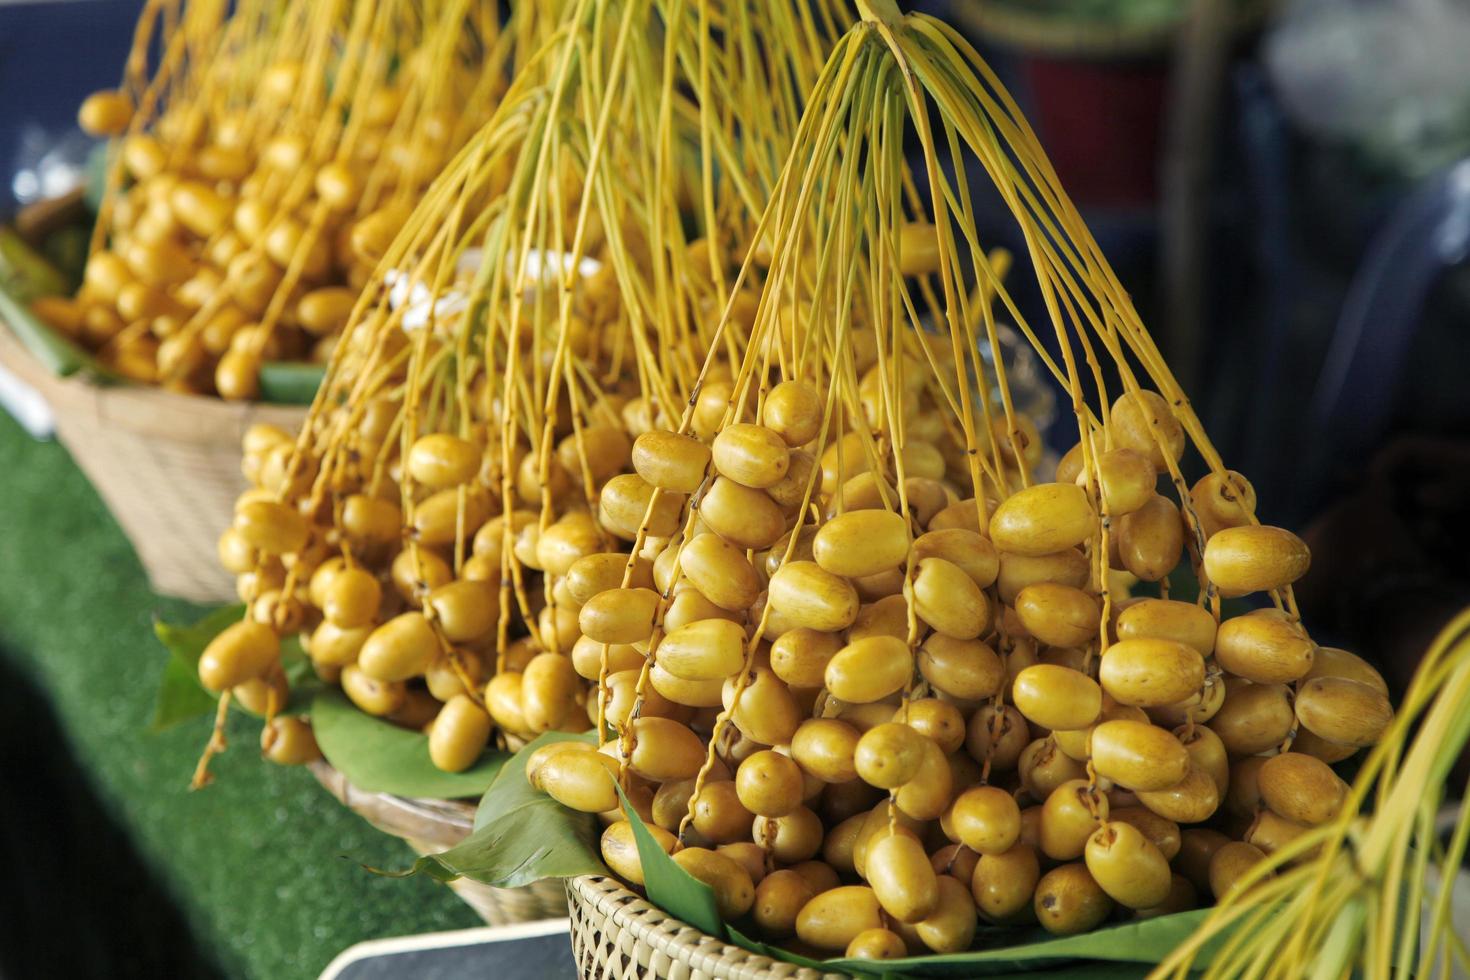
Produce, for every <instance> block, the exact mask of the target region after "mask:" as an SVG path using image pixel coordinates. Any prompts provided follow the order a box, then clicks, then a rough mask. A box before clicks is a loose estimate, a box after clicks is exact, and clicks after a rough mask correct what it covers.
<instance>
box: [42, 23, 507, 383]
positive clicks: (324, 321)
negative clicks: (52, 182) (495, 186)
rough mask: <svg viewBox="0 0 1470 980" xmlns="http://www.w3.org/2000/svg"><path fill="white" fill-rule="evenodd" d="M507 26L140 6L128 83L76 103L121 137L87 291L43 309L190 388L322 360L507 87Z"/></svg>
mask: <svg viewBox="0 0 1470 980" xmlns="http://www.w3.org/2000/svg"><path fill="white" fill-rule="evenodd" d="M504 37H505V35H504V34H503V32H502V30H501V28H500V26H499V25H498V23H497V21H496V19H495V16H494V14H493V12H491V13H489V14H486V13H485V12H483V11H479V10H478V8H476V7H475V6H474V5H471V4H467V3H464V2H461V0H442V2H441V0H435V2H430V3H426V4H418V3H406V2H397V0H395V2H389V3H386V4H369V3H360V2H349V0H329V2H324V3H288V4H278V3H266V2H260V0H247V2H244V3H239V4H235V5H227V4H216V3H199V2H189V3H182V2H180V0H166V2H159V3H150V4H148V5H147V7H146V8H145V10H144V13H143V16H142V19H141V21H140V24H139V27H138V31H137V34H136V38H135V42H134V51H133V55H132V57H131V58H130V60H129V62H128V67H127V71H126V79H125V83H124V85H123V87H122V88H120V89H117V90H107V91H102V92H97V93H94V94H93V95H91V96H89V97H88V98H87V100H86V101H85V102H83V104H82V106H81V109H80V112H79V120H80V122H81V125H82V127H83V128H84V129H85V130H87V131H88V132H89V133H92V134H94V135H99V136H108V137H114V138H115V139H114V142H113V145H112V147H111V158H110V166H109V173H108V182H107V194H106V197H105V199H104V203H103V205H102V210H101V214H100V216H99V220H98V223H97V227H96V229H95V232H94V235H93V243H92V253H91V255H90V257H89V258H88V261H87V265H86V270H85V274H84V279H83V284H82V287H81V290H80V292H79V293H78V294H77V296H75V297H48V298H45V299H42V300H39V301H38V302H37V304H36V311H37V313H39V314H40V315H41V316H42V317H43V319H45V320H46V321H48V322H49V323H50V324H51V325H52V326H53V327H55V328H57V329H58V330H60V331H62V332H63V333H64V334H66V335H67V336H69V337H71V338H72V339H74V340H76V341H78V342H79V343H81V344H83V345H84V346H85V347H87V348H89V349H91V350H93V351H95V352H96V353H97V354H98V356H99V359H100V360H101V362H102V363H103V365H104V366H105V367H107V368H109V369H111V370H112V371H114V372H116V373H117V374H119V375H122V376H123V377H126V378H129V379H131V380H134V381H138V382H143V383H148V384H158V385H162V386H164V387H166V388H169V389H171V390H175V391H181V392H185V393H192V394H217V395H219V396H220V397H222V398H227V399H237V400H240V399H253V398H256V397H258V395H259V372H260V366H261V364H262V362H264V361H279V360H285V361H306V360H311V361H317V362H325V361H326V359H327V358H328V356H329V355H330V353H331V350H332V347H333V345H334V344H335V343H336V338H337V336H338V334H339V333H340V331H341V329H342V327H343V326H344V324H345V323H346V322H347V320H348V317H349V315H350V313H351V311H352V308H353V305H354V303H355V301H356V300H357V297H358V293H359V290H360V289H361V288H362V287H363V285H364V284H365V283H366V282H367V281H368V279H369V277H370V275H371V273H372V270H373V268H374V266H375V265H376V263H377V261H378V259H379V258H380V257H381V255H382V253H383V250H384V249H385V247H386V246H387V244H388V242H390V241H391V240H392V238H393V236H394V235H395V234H396V233H397V231H398V229H399V228H400V227H401V226H402V224H403V222H404V219H405V217H406V216H407V213H408V211H409V210H410V209H411V208H412V206H413V205H414V204H415V203H416V202H417V200H418V198H419V197H420V196H421V195H422V193H423V191H424V189H425V188H426V187H427V186H428V184H429V182H430V181H431V180H432V179H433V178H434V177H435V176H436V175H437V174H438V173H439V171H440V170H441V169H442V168H443V167H444V165H445V164H446V163H447V162H448V161H449V160H450V159H451V158H452V157H453V155H454V154H455V153H456V152H457V151H458V149H459V148H460V146H461V145H462V144H463V143H464V141H465V140H466V139H467V138H468V136H469V135H470V134H471V133H472V132H474V131H475V129H476V128H477V127H478V126H479V125H480V124H481V123H482V122H483V121H484V119H485V118H487V116H488V113H489V109H490V108H491V107H492V106H493V103H494V100H495V98H496V97H497V96H498V95H499V91H500V89H503V87H504V84H505V83H504V62H505V59H506V58H507V56H508V52H509V50H510V45H509V44H508V43H503V38H504ZM150 46H156V49H157V51H158V52H159V53H158V55H157V62H156V65H155V67H154V70H153V74H152V75H151V77H150V76H149V75H148V52H149V50H150Z"/></svg>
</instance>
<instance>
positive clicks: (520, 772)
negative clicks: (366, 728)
mask: <svg viewBox="0 0 1470 980" xmlns="http://www.w3.org/2000/svg"><path fill="white" fill-rule="evenodd" d="M590 740H591V736H590V735H585V734H584V735H574V734H571V733H569V732H547V733H545V734H544V735H541V736H539V737H537V738H536V739H535V740H534V741H532V742H531V744H529V745H527V746H526V747H525V748H523V749H521V750H520V751H519V752H517V753H516V754H515V755H513V756H511V757H510V758H509V760H507V761H505V763H504V764H503V765H502V766H501V767H500V772H499V775H497V776H496V777H495V781H494V782H493V783H492V784H491V785H490V788H489V789H488V790H486V792H485V797H484V799H482V800H481V801H480V806H479V809H478V810H477V811H476V812H475V829H474V831H473V832H472V833H471V834H470V835H469V836H468V837H466V838H465V839H464V840H463V841H461V842H460V843H458V844H456V845H455V846H454V847H451V848H450V849H449V850H447V851H442V852H440V853H438V854H431V855H428V856H426V857H422V858H420V859H419V860H418V861H417V862H416V863H415V864H414V866H413V867H412V868H410V869H409V870H408V871H406V872H404V874H416V873H417V874H428V875H431V876H432V877H434V878H437V879H439V880H440V881H453V880H454V879H455V878H471V879H473V880H475V881H478V882H482V883H484V884H487V885H495V886H497V887H500V888H516V887H519V886H521V885H528V884H530V883H531V882H533V881H540V880H541V879H543V878H569V877H572V876H573V875H584V874H597V875H605V874H607V873H608V870H607V867H606V866H605V865H603V863H602V858H601V857H600V851H599V848H598V841H597V838H598V827H597V817H596V816H595V815H594V814H591V813H577V812H576V811H574V810H570V809H568V808H567V807H564V806H562V805H561V804H560V803H558V802H556V800H554V799H552V798H551V797H550V796H547V795H546V794H545V793H543V792H541V791H540V790H537V789H534V788H532V786H531V784H530V783H529V782H527V781H526V758H527V757H528V756H529V755H530V754H531V753H532V752H535V751H536V750H537V749H539V748H540V747H541V746H543V745H548V744H550V743H552V742H567V741H590ZM318 741H320V736H318Z"/></svg>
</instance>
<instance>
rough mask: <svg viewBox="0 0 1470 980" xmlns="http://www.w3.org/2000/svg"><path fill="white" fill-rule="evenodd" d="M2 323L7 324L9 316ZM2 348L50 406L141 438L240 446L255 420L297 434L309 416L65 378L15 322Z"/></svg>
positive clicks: (3, 334) (1, 335)
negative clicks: (42, 357)
mask: <svg viewBox="0 0 1470 980" xmlns="http://www.w3.org/2000/svg"><path fill="white" fill-rule="evenodd" d="M0 323H5V321H4V318H3V317H0ZM0 344H3V346H4V348H5V351H4V353H5V358H4V361H5V363H6V365H7V366H8V367H10V368H11V369H12V370H13V371H14V372H15V373H16V374H17V375H19V376H20V378H21V380H23V381H25V382H26V383H27V384H29V385H30V386H31V387H33V388H35V389H36V390H37V391H39V392H40V393H41V394H42V395H43V396H45V398H46V400H47V401H48V402H61V403H65V405H66V406H67V407H68V408H69V409H71V410H74V411H81V412H85V413H87V414H88V415H90V416H92V417H94V418H97V419H103V420H105V421H106V422H107V424H109V425H113V426H118V427H121V428H123V429H126V430H128V431H131V432H136V433H139V434H141V435H150V436H158V437H160V438H164V439H171V440H182V441H190V442H214V441H226V442H231V441H233V442H238V441H239V438H240V434H241V433H243V432H244V431H245V429H246V428H247V427H248V426H250V425H251V424H252V423H254V422H269V423H273V424H275V425H280V426H282V427H285V428H288V429H292V430H294V428H295V427H296V426H298V425H299V424H300V423H301V421H302V420H303V419H304V418H305V417H306V413H307V408H306V406H304V405H276V404H271V403H268V402H229V401H225V400H224V399H221V398H211V397H208V396H205V395H185V394H181V393H179V392H176V391H165V390H163V389H162V388H156V387H151V386H147V385H138V384H131V383H128V382H106V381H102V380H99V379H97V378H94V377H92V376H90V375H87V374H84V373H78V374H74V375H71V376H68V377H59V376H57V375H56V374H53V373H52V372H51V371H50V370H48V369H47V368H46V366H45V365H43V364H41V363H40V362H39V361H38V360H37V359H36V356H35V355H34V354H32V353H31V352H30V350H29V349H27V348H26V346H25V344H23V343H21V342H20V340H19V338H17V337H16V336H15V333H14V331H13V330H11V329H10V328H9V324H6V329H4V330H0Z"/></svg>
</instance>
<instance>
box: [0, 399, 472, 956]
mask: <svg viewBox="0 0 1470 980" xmlns="http://www.w3.org/2000/svg"><path fill="white" fill-rule="evenodd" d="M199 612H200V610H198V609H195V608H193V607H190V606H188V605H187V604H185V603H180V602H175V601H169V600H164V599H160V598H158V597H156V596H154V595H153V594H152V593H151V592H149V590H148V587H147V584H146V582H145V580H144V577H143V572H142V569H141V568H140V567H139V565H138V562H137V559H136V558H135V557H134V556H133V553H132V551H131V549H130V548H129V546H128V543H127V541H126V539H124V537H123V535H122V532H121V531H120V530H119V529H118V527H117V525H116V524H115V523H114V522H113V521H112V519H111V517H110V516H109V515H108V513H107V510H106V508H105V507H104V506H103V504H102V502H101V501H100V500H99V499H98V498H97V495H96V494H95V493H94V492H93V490H92V488H91V486H90V485H89V484H88V483H87V481H86V479H85V477H83V476H82V474H81V473H80V472H79V471H78V470H77V468H76V467H75V465H74V464H73V463H72V462H71V459H70V457H68V456H67V454H66V451H65V450H64V449H63V448H62V447H61V446H59V445H57V444H55V443H50V444H38V443H35V442H33V441H31V440H30V439H29V438H28V437H27V436H26V435H25V434H24V433H23V432H22V431H21V430H20V429H19V428H17V427H16V425H15V424H14V423H13V422H12V421H11V419H10V418H9V417H8V416H6V415H4V414H3V413H0V688H3V689H4V695H3V696H0V719H3V720H0V768H3V770H4V771H5V776H4V778H3V779H0V860H3V861H5V862H6V864H7V866H6V867H5V869H4V871H5V874H4V878H6V879H7V884H6V890H7V892H8V894H6V895H5V896H4V901H0V909H4V908H5V907H6V905H7V904H8V903H11V902H13V903H14V906H15V907H14V910H13V911H11V912H10V913H8V914H6V915H5V916H4V918H5V919H6V920H7V923H6V924H0V948H3V950H4V951H3V952H0V969H3V968H4V965H5V964H6V963H7V959H8V960H9V961H10V965H11V968H12V970H13V971H14V972H13V973H12V975H16V976H51V975H54V976H71V977H90V976H108V977H113V976H131V975H145V976H155V977H160V976H168V977H176V976H191V975H192V976H199V975H202V976H209V975H221V974H223V975H227V976H256V977H272V978H276V977H312V976H315V975H316V974H317V973H318V972H319V971H320V970H321V969H322V968H323V967H324V966H325V965H326V964H327V962H328V961H330V960H331V959H332V957H333V956H335V955H336V954H337V953H339V952H340V951H341V950H342V949H344V948H346V947H347V946H349V945H351V944H353V943H355V942H358V941H360V940H363V939H370V938H376V937H382V936H394V935H404V934H409V933H416V932H425V931H433V930H440V929H454V928H464V927H467V926H470V925H475V924H477V922H478V920H477V919H476V918H475V917H474V915H473V914H472V913H471V912H470V911H469V910H468V908H467V907H465V906H463V905H462V904H460V903H459V901H458V900H457V899H456V898H455V897H454V896H453V894H452V893H451V892H450V891H449V890H448V889H446V888H444V887H442V886H439V885H436V884H433V883H432V882H430V881H427V880H424V879H413V880H407V881H403V880H393V879H385V878H380V877H378V876H375V875H373V874H371V873H369V872H367V871H365V870H364V869H363V868H362V867H361V865H362V864H367V865H371V866H374V867H385V868H397V867H403V866H404V865H406V864H407V862H408V861H409V859H410V857H411V853H410V851H409V850H408V848H407V847H406V846H405V845H403V844H402V843H400V842H398V841H397V840H394V839H391V838H388V837H386V836H384V835H382V834H380V833H378V832H377V831H375V830H373V829H372V828H371V827H369V826H368V825H367V824H365V823H363V822H362V821H361V820H360V819H359V818H358V817H356V816H355V815H353V814H352V813H350V812H348V811H347V810H345V809H344V808H343V807H342V806H341V805H340V804H338V803H337V802H336V801H335V800H333V799H332V798H331V797H329V796H328V795H327V794H326V793H325V792H324V791H323V790H321V789H320V788H319V787H318V786H317V785H316V783H315V781H314V780H313V779H312V777H311V776H310V774H308V773H307V772H305V771H304V770H300V769H290V770H288V769H282V768H280V767H277V766H273V765H270V764H268V763H264V762H262V761H261V760H260V758H259V755H258V750H257V748H256V743H255V739H256V733H257V731H258V723H254V722H251V721H249V720H247V719H243V718H242V719H238V723H237V724H236V725H234V726H233V727H232V733H233V736H234V737H233V740H232V747H231V749H230V751H228V752H227V753H225V755H224V756H223V757H221V758H219V759H217V760H216V761H215V764H214V766H213V771H214V772H215V774H216V777H217V778H216V782H215V784H214V785H213V786H211V787H209V788H208V789H205V790H203V791H201V792H197V793H191V792H189V790H188V782H189V776H190V774H191V772H192V771H193V767H194V763H195V760H196V759H197V756H198V752H199V750H200V748H201V747H202V745H203V743H204V740H205V738H206V737H207V734H208V731H207V728H208V725H207V722H204V721H201V722H200V723H198V724H190V725H184V726H182V727H180V728H177V729H174V730H171V731H168V732H165V733H163V734H151V733H149V732H148V731H147V727H148V722H149V719H150V717H151V712H152V707H153V695H154V688H155V686H156V682H157V679H158V673H159V669H160V666H161V664H162V658H163V656H164V654H163V651H162V649H161V648H160V647H159V646H158V644H157V642H156V641H155V640H154V638H153V634H152V629H151V619H152V617H153V615H154V614H155V613H156V614H158V615H161V616H163V617H164V618H165V619H170V620H185V621H187V620H190V619H192V618H193V617H195V616H196V615H198V613H199ZM37 692H42V693H41V694H40V695H39V698H38V695H37ZM38 699H39V701H40V702H41V703H37V701H38ZM45 702H49V710H48V708H47V705H46V704H45ZM52 717H54V729H52V730H51V731H50V732H49V733H48V731H47V729H48V726H49V725H50V723H51V718H52ZM58 731H59V734H58ZM73 760H75V761H73ZM17 780H20V781H21V785H20V786H19V787H18V788H17V787H16V786H15V782H16V781H17ZM7 782H9V784H10V785H9V787H8V788H7V786H6V783H7ZM79 810H80V811H82V812H80V813H78V812H77V811H79ZM27 940H29V942H27Z"/></svg>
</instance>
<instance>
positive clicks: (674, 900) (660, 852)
mask: <svg viewBox="0 0 1470 980" xmlns="http://www.w3.org/2000/svg"><path fill="white" fill-rule="evenodd" d="M618 796H620V797H621V798H622V800H623V813H624V814H626V815H627V817H628V822H629V823H631V824H632V825H633V840H634V842H635V843H636V844H637V845H638V861H639V863H640V864H642V865H643V887H644V889H645V890H646V891H647V892H648V900H649V901H650V902H652V903H653V904H655V905H657V906H658V907H659V908H661V909H663V910H664V911H665V912H667V913H668V914H669V915H672V916H673V917H674V918H676V919H683V920H684V921H685V922H687V923H689V924H690V925H691V926H693V927H694V928H696V929H699V930H701V931H703V932H707V933H709V934H710V935H711V936H715V937H717V938H720V939H724V938H725V923H724V920H723V919H721V918H720V913H719V909H718V908H717V907H716V906H715V893H714V890H713V889H712V888H710V886H709V885H706V884H705V883H704V882H702V881H700V880H699V879H698V878H695V877H694V876H693V875H691V874H690V873H689V872H687V871H685V870H684V869H683V868H681V867H679V865H678V864H677V863H676V862H675V861H674V859H673V858H671V857H669V856H668V855H667V854H665V853H664V849H663V848H662V847H659V846H658V842H657V841H655V840H654V839H653V835H652V834H650V833H649V832H648V828H647V827H646V826H644V823H643V820H642V819H641V818H640V817H639V816H638V813H637V811H636V810H634V809H633V805H632V804H631V803H629V802H628V798H627V797H626V796H624V795H623V790H622V787H619V788H618Z"/></svg>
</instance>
